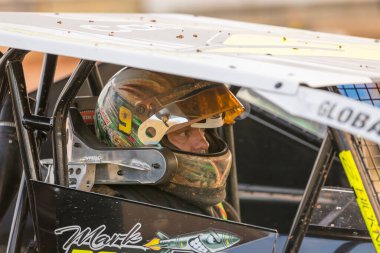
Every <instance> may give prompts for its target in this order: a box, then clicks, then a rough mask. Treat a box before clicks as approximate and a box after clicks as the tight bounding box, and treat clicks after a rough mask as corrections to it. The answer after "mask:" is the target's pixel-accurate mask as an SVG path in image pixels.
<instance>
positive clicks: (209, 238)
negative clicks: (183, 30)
mask: <svg viewBox="0 0 380 253" xmlns="http://www.w3.org/2000/svg"><path fill="white" fill-rule="evenodd" d="M207 242H208V243H215V238H214V237H213V236H212V235H209V236H208V237H207Z"/></svg>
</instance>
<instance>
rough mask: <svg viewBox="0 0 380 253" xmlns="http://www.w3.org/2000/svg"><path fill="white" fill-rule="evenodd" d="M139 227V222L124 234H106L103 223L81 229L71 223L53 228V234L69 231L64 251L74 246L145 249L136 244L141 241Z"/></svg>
mask: <svg viewBox="0 0 380 253" xmlns="http://www.w3.org/2000/svg"><path fill="white" fill-rule="evenodd" d="M140 228H141V224H140V223H137V224H136V225H135V226H134V227H133V228H131V230H130V231H129V232H128V233H126V234H119V233H114V234H112V235H107V234H105V233H104V231H105V230H106V226H105V225H101V226H99V227H97V228H96V229H94V230H92V229H91V228H89V227H87V228H85V229H83V230H82V229H81V227H80V226H77V225H73V226H67V227H62V228H58V229H56V230H54V233H55V235H62V234H70V233H71V234H70V235H71V236H70V237H69V239H67V241H66V242H65V243H64V244H63V249H64V250H65V252H66V253H68V252H71V251H70V250H73V249H74V248H75V247H83V246H87V247H89V248H90V249H91V250H92V251H98V250H101V249H103V248H105V247H110V248H117V249H131V248H133V249H142V250H145V249H146V248H145V247H144V246H138V245H136V244H138V243H139V242H141V241H142V237H141V233H140Z"/></svg>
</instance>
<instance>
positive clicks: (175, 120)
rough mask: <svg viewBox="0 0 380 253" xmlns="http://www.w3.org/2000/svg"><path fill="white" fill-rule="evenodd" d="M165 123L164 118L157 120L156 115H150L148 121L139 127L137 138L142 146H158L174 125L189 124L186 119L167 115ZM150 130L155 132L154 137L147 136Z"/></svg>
mask: <svg viewBox="0 0 380 253" xmlns="http://www.w3.org/2000/svg"><path fill="white" fill-rule="evenodd" d="M167 117H168V118H167V119H166V121H165V120H164V116H163V117H160V118H158V117H157V114H154V115H152V116H151V117H150V118H149V119H147V120H145V121H144V122H143V123H142V124H141V125H140V127H139V129H138V132H137V136H138V137H139V140H140V141H141V142H142V143H143V144H144V145H155V144H158V143H159V142H160V141H161V139H162V137H164V135H165V134H166V133H167V131H168V130H169V129H170V128H171V127H172V126H174V125H178V124H183V123H186V122H189V121H188V119H186V118H183V117H178V116H175V115H169V116H167ZM149 128H152V129H153V130H154V132H155V134H154V136H148V133H147V131H148V130H149Z"/></svg>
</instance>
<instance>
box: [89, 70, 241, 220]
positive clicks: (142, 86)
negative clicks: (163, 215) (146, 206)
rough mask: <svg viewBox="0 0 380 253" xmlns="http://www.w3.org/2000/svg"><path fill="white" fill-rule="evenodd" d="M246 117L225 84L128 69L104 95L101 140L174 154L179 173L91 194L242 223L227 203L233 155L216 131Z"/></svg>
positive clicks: (99, 115) (97, 118) (98, 114)
mask: <svg viewBox="0 0 380 253" xmlns="http://www.w3.org/2000/svg"><path fill="white" fill-rule="evenodd" d="M243 111H244V108H243V106H242V105H241V104H240V102H239V101H238V100H237V99H236V97H235V96H234V95H233V94H232V93H231V92H230V91H229V90H228V88H227V87H226V86H225V85H223V84H220V83H213V82H207V81H202V80H196V79H192V78H186V77H180V76H175V75H169V74H163V73H158V72H152V71H148V70H141V69H135V68H124V69H122V70H121V71H119V72H118V73H117V74H115V75H114V76H113V77H112V78H111V79H110V81H109V82H108V83H107V85H106V86H105V88H104V89H103V90H102V92H101V94H100V96H99V99H98V103H97V107H96V116H95V129H96V135H97V137H98V138H99V139H100V140H101V141H103V142H105V143H107V144H108V145H110V146H114V147H134V148H136V147H143V146H157V147H166V148H169V149H170V150H171V151H172V152H173V153H174V154H175V156H176V159H177V162H178V169H177V171H176V172H175V173H174V175H173V176H172V177H171V179H169V181H168V182H164V183H162V184H159V185H154V186H153V185H108V186H105V185H101V186H96V187H95V188H94V189H93V191H95V192H99V193H104V194H109V195H114V196H119V197H123V198H126V199H131V200H136V201H141V202H146V203H150V204H155V205H160V206H166V207H170V208H175V209H179V210H185V211H189V212H195V213H200V214H206V215H210V216H214V217H218V218H223V219H227V218H228V219H230V220H238V215H237V214H236V212H235V211H234V209H233V208H232V207H231V206H230V205H229V204H228V203H227V202H225V201H224V199H225V196H226V180H227V177H228V174H229V171H230V167H231V161H232V157H231V153H230V151H229V149H228V147H227V145H226V143H225V142H224V141H223V140H222V139H221V138H220V137H219V136H218V134H217V128H218V127H221V126H222V125H223V124H232V123H234V119H235V118H236V117H237V116H238V115H240V114H241V113H242V112H243Z"/></svg>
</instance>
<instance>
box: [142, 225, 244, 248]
mask: <svg viewBox="0 0 380 253" xmlns="http://www.w3.org/2000/svg"><path fill="white" fill-rule="evenodd" d="M239 241H240V238H239V237H238V236H237V235H234V234H232V233H229V232H224V231H218V230H206V231H203V232H196V233H190V234H185V235H179V236H175V237H169V236H167V235H165V234H164V233H162V232H158V233H157V237H156V238H153V239H152V240H150V241H149V242H148V243H147V244H145V245H144V246H146V247H148V248H149V249H152V250H154V251H160V252H162V253H168V252H194V253H211V252H218V251H221V250H225V249H227V248H230V247H232V246H233V245H235V244H237V243H238V242H239Z"/></svg>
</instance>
